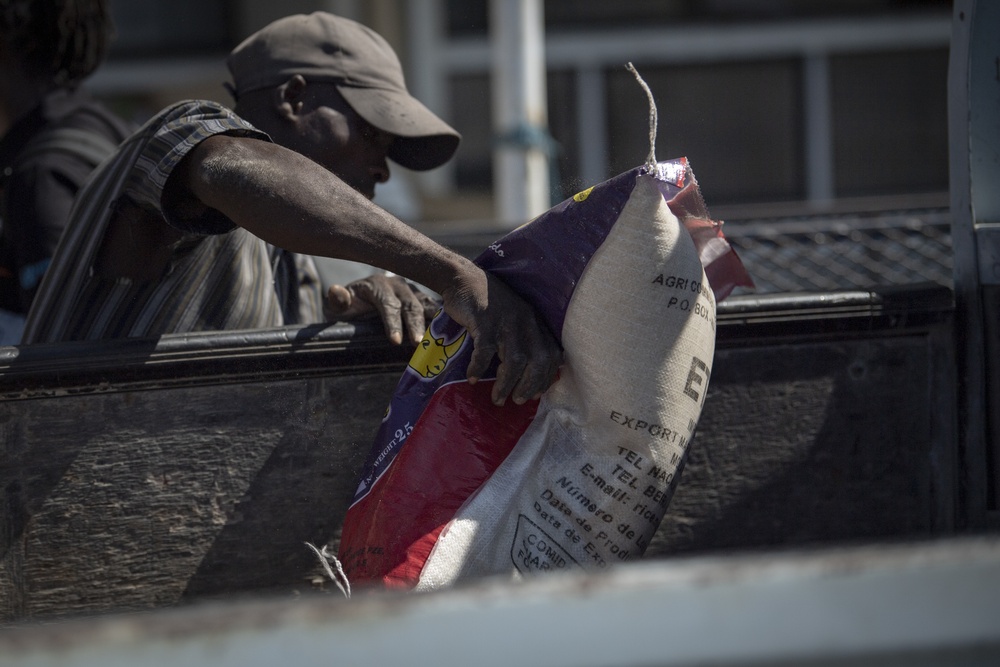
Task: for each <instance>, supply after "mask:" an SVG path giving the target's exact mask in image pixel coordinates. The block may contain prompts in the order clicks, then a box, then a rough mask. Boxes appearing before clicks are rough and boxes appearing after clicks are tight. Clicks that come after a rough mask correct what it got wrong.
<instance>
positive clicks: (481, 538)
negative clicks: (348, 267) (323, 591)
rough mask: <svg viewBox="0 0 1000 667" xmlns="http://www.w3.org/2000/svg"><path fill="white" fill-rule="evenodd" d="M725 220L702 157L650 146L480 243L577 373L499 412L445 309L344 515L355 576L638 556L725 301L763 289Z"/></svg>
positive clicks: (344, 550)
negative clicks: (473, 373) (629, 164)
mask: <svg viewBox="0 0 1000 667" xmlns="http://www.w3.org/2000/svg"><path fill="white" fill-rule="evenodd" d="M651 125H652V127H653V129H652V130H651V141H652V139H653V136H655V122H654V124H651ZM720 227H721V225H720V223H716V222H713V221H711V219H710V218H709V216H708V214H707V212H706V211H705V206H704V203H703V201H702V199H701V195H700V193H699V191H698V186H697V182H696V181H695V178H694V175H693V173H692V171H691V169H690V167H689V165H688V162H687V160H686V159H684V158H681V159H676V160H669V161H666V162H656V160H655V158H654V157H653V155H652V151H651V153H650V159H649V160H648V161H647V163H646V164H645V165H644V166H642V167H637V168H635V169H632V170H630V171H628V172H625V173H623V174H620V175H619V176H617V177H615V178H612V179H610V180H608V181H605V182H603V183H601V184H599V185H596V186H594V187H592V188H589V189H587V190H584V191H583V192H580V193H578V194H577V195H575V196H574V197H572V198H570V199H568V200H566V201H564V202H562V203H561V204H559V205H557V206H555V207H553V208H552V209H550V210H549V211H547V212H546V213H544V214H542V215H541V216H539V217H538V218H536V219H535V220H534V221H532V222H531V223H529V224H527V225H525V226H523V227H520V228H519V229H517V230H514V231H513V232H511V233H510V234H508V235H506V236H504V237H503V238H502V239H500V240H499V241H497V242H495V243H493V244H492V245H491V246H490V247H489V248H488V249H487V250H486V251H484V252H483V253H482V255H480V256H479V257H478V258H477V260H476V262H477V263H478V264H479V265H480V266H482V267H483V268H484V269H486V270H488V271H491V272H492V273H494V274H495V275H497V276H498V277H500V278H501V279H503V280H504V282H506V283H507V284H508V285H509V286H510V287H511V288H512V289H514V290H515V291H517V292H518V293H519V294H520V295H521V296H523V297H524V298H525V299H527V300H528V301H529V302H531V303H532V304H533V305H534V306H535V307H536V308H537V309H538V312H539V314H540V315H541V316H542V317H544V318H545V320H546V322H547V324H548V326H549V327H550V328H551V330H552V331H553V332H555V333H556V334H557V337H558V338H559V339H560V341H561V343H562V345H563V349H564V353H565V356H564V358H565V363H564V366H563V367H562V368H561V369H560V375H559V378H558V379H557V380H556V382H555V383H554V384H553V385H552V387H550V388H549V390H548V391H547V392H546V393H545V395H544V396H543V397H542V398H541V400H540V401H538V402H529V403H527V404H524V405H521V406H517V405H514V404H512V403H508V404H507V405H505V406H504V407H501V408H498V407H496V406H494V405H493V404H492V403H491V401H490V382H489V381H488V378H484V379H483V380H480V382H478V383H476V384H474V385H470V384H468V383H467V382H466V381H465V369H466V367H467V364H468V359H469V354H470V351H471V349H470V348H471V342H470V341H469V340H468V339H467V337H466V334H465V332H464V330H462V329H461V328H460V327H458V326H457V325H456V324H455V323H454V322H453V321H452V320H451V319H450V318H449V317H448V316H447V315H445V314H443V313H442V314H439V315H438V316H437V317H436V318H435V319H434V320H433V321H432V322H431V324H430V326H429V327H428V330H427V332H426V334H425V336H424V339H423V341H422V343H421V344H420V345H419V346H418V349H417V351H416V352H415V353H414V355H413V357H412V359H411V361H410V363H409V366H408V368H407V369H406V372H405V373H404V375H403V377H402V379H401V380H400V382H399V385H398V387H397V390H396V392H395V394H394V396H393V397H392V400H391V403H390V405H389V407H388V409H387V411H386V414H385V417H384V419H383V422H382V424H381V428H380V430H379V432H378V434H377V436H376V442H375V445H374V447H373V449H372V451H371V454H370V456H369V460H368V462H367V463H366V465H365V467H364V468H363V469H362V478H361V481H360V483H359V486H358V489H357V492H356V494H355V498H354V502H353V504H352V505H351V507H350V509H349V510H348V513H347V516H346V518H345V522H344V528H343V532H342V536H341V544H340V550H339V554H338V556H339V559H340V561H341V563H342V564H343V567H344V570H345V572H346V574H347V577H348V578H349V579H350V581H351V583H353V584H354V585H358V584H362V585H364V584H378V583H381V584H383V585H386V586H390V587H402V588H416V589H418V590H419V589H431V588H437V587H441V586H445V585H449V584H452V583H455V582H457V581H459V580H462V579H465V578H469V577H478V576H484V575H495V574H504V573H506V574H510V575H511V576H515V577H518V576H524V575H528V574H530V573H535V572H544V571H552V570H560V569H566V568H574V567H603V566H607V565H610V564H613V563H620V562H624V561H629V560H634V559H636V558H638V557H639V556H641V555H642V553H643V551H644V550H645V549H646V547H647V545H648V544H649V541H650V538H651V537H652V535H653V533H654V532H655V531H656V529H657V527H658V526H659V524H660V521H661V519H662V518H663V514H664V512H665V510H666V507H667V504H668V503H669V501H670V498H671V495H672V494H673V490H674V488H675V486H676V484H677V481H678V475H679V473H680V470H681V467H682V465H683V462H684V459H685V456H686V453H687V449H688V445H689V444H690V442H691V438H692V436H693V434H694V431H695V426H696V424H697V422H698V417H699V415H700V412H701V408H702V405H703V404H704V401H705V395H706V391H707V387H708V382H709V378H710V376H711V369H712V360H713V354H714V347H715V304H716V299H717V298H724V297H725V296H726V295H728V293H729V292H730V291H731V290H732V289H733V288H734V287H735V286H736V285H740V284H748V283H749V279H748V276H746V273H745V271H744V270H743V268H742V265H741V264H739V260H738V258H736V256H735V254H734V253H733V251H732V249H731V248H730V247H729V245H728V243H726V241H725V239H724V237H723V236H722V233H721V228H720ZM703 264H704V265H705V266H707V267H708V269H709V271H710V272H713V273H715V274H716V278H715V280H714V281H713V282H712V284H711V285H710V282H709V280H708V279H707V278H706V270H705V268H703ZM713 267H714V268H713ZM713 287H714V289H713Z"/></svg>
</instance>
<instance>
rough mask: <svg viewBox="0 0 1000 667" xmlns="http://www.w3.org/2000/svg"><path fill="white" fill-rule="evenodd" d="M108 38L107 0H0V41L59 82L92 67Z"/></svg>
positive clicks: (34, 70)
mask: <svg viewBox="0 0 1000 667" xmlns="http://www.w3.org/2000/svg"><path fill="white" fill-rule="evenodd" d="M113 37H114V25H113V23H112V21H111V15H110V11H109V9H108V0H0V46H2V47H3V48H4V50H5V51H6V53H7V55H8V56H9V57H11V58H16V59H17V60H18V61H20V63H21V64H22V66H24V68H25V69H26V70H27V71H28V73H29V74H31V75H32V76H37V77H42V78H48V79H50V80H51V81H52V82H53V83H55V84H56V85H58V86H61V87H73V86H75V85H76V84H78V83H79V82H80V81H82V80H83V79H85V78H86V77H87V76H89V75H90V74H91V73H92V72H93V71H94V70H95V69H97V66H98V65H100V64H101V62H102V61H103V60H104V58H105V57H106V56H107V53H108V49H109V47H110V46H111V39H112V38H113Z"/></svg>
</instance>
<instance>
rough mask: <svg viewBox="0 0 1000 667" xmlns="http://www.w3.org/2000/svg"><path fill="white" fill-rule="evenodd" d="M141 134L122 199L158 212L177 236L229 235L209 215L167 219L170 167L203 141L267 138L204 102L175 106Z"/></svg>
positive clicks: (216, 216)
mask: <svg viewBox="0 0 1000 667" xmlns="http://www.w3.org/2000/svg"><path fill="white" fill-rule="evenodd" d="M145 132H146V138H145V146H144V147H143V150H142V152H141V153H140V154H139V157H138V158H137V160H136V162H135V166H134V168H133V169H132V170H131V173H130V175H129V178H128V182H127V183H126V185H125V193H126V194H127V195H128V196H129V197H131V198H132V199H133V200H135V202H136V203H138V204H139V206H141V207H143V208H147V209H151V210H156V211H158V212H159V213H160V215H162V216H163V218H164V219H165V220H166V221H167V222H168V223H169V224H170V225H171V226H173V227H175V228H177V229H179V230H180V231H182V232H194V233H199V234H222V233H225V232H228V231H230V230H232V229H233V228H234V227H235V226H236V225H235V223H233V221H231V220H229V219H228V218H227V217H225V216H224V215H222V214H221V213H219V212H218V211H214V210H211V209H209V210H208V211H207V212H206V213H205V215H203V216H201V217H199V218H197V219H188V218H179V217H178V216H176V215H171V213H170V206H169V202H168V203H167V205H164V202H163V191H164V186H165V185H166V183H167V179H168V178H169V177H170V174H171V172H172V171H173V169H174V167H176V166H177V165H178V164H179V163H180V161H181V160H182V159H183V158H184V156H185V155H187V154H188V152H189V151H190V150H191V149H192V148H194V147H195V146H197V145H198V144H199V143H200V142H202V141H204V140H205V139H207V138H208V137H211V136H214V135H216V134H229V135H236V136H246V137H253V138H257V139H262V140H264V141H270V137H268V135H267V134H265V133H264V132H262V131H260V130H258V129H257V128H255V127H254V126H253V125H251V124H250V123H248V122H247V121H245V120H243V119H242V118H240V117H239V116H237V115H236V114H235V113H234V112H233V111H231V110H230V109H228V108H226V107H224V106H222V105H221V104H217V103H215V102H210V101H206V100H192V101H187V102H181V103H178V104H176V105H174V106H172V107H169V108H167V109H165V110H164V111H162V112H161V113H160V114H158V115H157V116H156V117H155V118H154V119H153V120H151V121H150V122H149V123H148V124H147V126H146V128H145Z"/></svg>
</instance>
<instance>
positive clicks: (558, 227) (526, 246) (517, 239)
mask: <svg viewBox="0 0 1000 667" xmlns="http://www.w3.org/2000/svg"><path fill="white" fill-rule="evenodd" d="M638 174H639V169H638V168H636V169H632V170H629V171H627V172H624V173H622V174H619V175H618V176H615V177H614V178H612V179H610V180H607V181H604V182H603V183H601V184H600V185H597V186H595V187H594V189H593V190H592V191H591V192H590V194H589V195H588V196H587V198H586V199H584V200H583V201H576V200H575V199H574V198H572V197H571V198H569V199H567V200H566V201H564V202H562V203H560V204H557V205H556V206H554V207H552V208H551V209H549V210H548V211H546V212H545V213H543V214H541V215H540V216H538V217H537V218H535V219H534V220H533V221H532V222H531V223H529V224H527V225H524V226H523V227H519V228H518V229H515V230H514V231H512V232H510V233H509V234H507V235H505V236H504V237H502V238H501V239H499V240H498V241H496V242H495V243H493V244H491V245H490V247H489V248H487V249H486V250H485V251H483V253H482V254H480V255H479V257H477V258H476V264H478V265H479V266H481V267H483V268H484V269H486V270H487V271H489V272H490V273H492V274H494V275H496V276H497V277H499V278H500V279H501V280H503V281H504V282H505V283H507V285H508V286H510V287H511V289H513V290H514V291H515V292H517V293H518V294H520V295H521V296H522V297H523V298H524V299H525V300H527V301H528V302H529V303H531V304H532V305H533V306H535V308H537V309H538V312H539V314H540V315H541V316H542V317H543V318H544V319H545V322H546V324H548V326H549V328H550V329H551V330H552V333H553V334H554V335H555V336H556V338H557V339H560V338H561V336H562V326H563V320H564V319H565V316H566V308H567V306H568V305H569V300H570V298H572V296H573V290H574V289H576V284H577V282H579V279H580V276H581V275H583V271H584V270H585V269H586V268H587V263H588V262H589V261H590V258H591V257H592V256H593V255H594V251H596V250H597V248H599V247H600V246H601V244H602V243H604V239H605V238H607V235H608V232H609V231H611V228H612V227H613V226H614V224H615V222H616V221H617V220H618V216H619V215H620V214H621V211H622V208H623V207H624V206H625V202H626V201H628V198H629V195H630V194H631V193H632V188H633V187H634V186H635V179H636V177H637V176H638Z"/></svg>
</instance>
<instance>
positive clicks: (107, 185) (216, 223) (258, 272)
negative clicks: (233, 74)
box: [22, 101, 322, 343]
mask: <svg viewBox="0 0 1000 667" xmlns="http://www.w3.org/2000/svg"><path fill="white" fill-rule="evenodd" d="M222 133H225V134H229V135H238V136H247V137H254V138H258V139H261V140H265V141H269V140H270V139H269V138H268V136H267V135H266V134H264V133H263V132H261V131H259V130H257V129H256V128H254V127H253V126H252V125H250V124H249V123H248V122H246V121H245V120H243V119H242V118H240V117H239V116H237V115H236V114H235V113H233V112H232V111H230V110H229V109H227V108H226V107H224V106H222V105H219V104H216V103H214V102H207V101H187V102H181V103H178V104H175V105H173V106H171V107H168V108H167V109H164V110H163V111H162V112H160V113H159V114H157V115H156V116H155V117H154V118H152V119H151V120H150V121H149V122H148V123H146V124H145V125H144V126H143V127H142V128H140V129H139V130H138V131H137V132H136V133H135V134H134V135H133V136H132V137H130V138H129V139H127V140H126V141H125V142H123V143H122V145H121V146H120V147H119V149H118V151H117V152H116V153H115V154H114V155H113V156H112V157H111V158H109V159H108V160H106V161H105V162H104V163H103V164H102V165H101V166H99V167H98V168H97V170H96V171H95V173H94V176H93V178H92V179H91V180H90V182H89V183H88V184H87V186H86V187H85V188H84V189H83V190H82V191H81V192H80V194H79V195H78V197H77V200H76V204H75V206H74V209H73V213H72V214H71V216H70V222H69V225H68V226H67V229H66V232H65V233H64V235H63V237H62V239H61V240H60V243H59V247H58V249H57V250H56V253H55V256H54V257H53V260H52V264H51V266H50V267H49V269H48V271H47V272H46V274H45V278H44V279H43V281H42V284H41V286H40V288H39V291H38V294H37V295H36V297H35V301H34V303H33V304H32V307H31V311H30V312H29V314H28V320H27V323H26V325H25V331H24V337H23V339H22V343H38V342H55V341H63V340H95V339H102V338H119V337H149V336H159V335H161V334H165V333H181V332H190V331H213V330H231V329H258V328H266V327H274V326H281V325H284V324H301V323H308V322H317V321H320V319H321V317H322V295H321V292H320V288H319V278H318V276H317V273H316V267H315V265H314V263H313V261H312V259H311V258H310V257H307V256H303V255H297V254H295V253H291V252H288V251H286V250H282V249H280V248H276V247H274V246H271V245H269V244H267V243H265V242H264V241H262V240H261V239H259V238H257V237H256V236H254V235H252V234H250V233H249V232H247V231H246V230H244V229H242V228H239V227H237V226H236V225H235V223H233V222H232V221H231V220H229V219H228V218H226V217H225V216H223V215H222V214H221V213H219V212H218V211H211V210H210V211H209V212H208V213H207V214H206V215H205V216H203V217H202V218H200V219H198V220H187V219H185V220H179V219H176V218H173V217H171V216H168V215H166V214H165V213H164V211H163V208H162V206H161V203H160V200H161V197H162V195H163V188H164V185H165V184H166V181H167V178H168V176H169V175H170V173H171V171H172V170H173V168H174V167H175V166H177V164H178V163H179V162H180V160H181V159H182V158H183V157H184V156H185V155H186V154H187V153H188V151H190V150H191V149H192V148H193V147H194V146H196V145H197V144H198V142H200V141H202V140H204V139H206V138H208V137H210V136H212V135H215V134H222ZM137 210H138V211H140V212H141V214H139V215H128V213H127V212H128V211H132V212H135V211H137ZM126 215H127V219H128V220H129V224H142V221H143V220H146V221H148V220H151V219H153V220H155V218H153V217H152V216H159V219H160V220H165V221H166V222H167V223H168V224H170V225H171V226H172V227H174V228H176V229H177V230H179V231H181V232H182V233H183V236H182V238H181V240H180V241H179V242H177V243H176V244H174V246H173V249H172V256H171V259H170V262H169V264H168V266H167V269H166V271H165V273H164V275H163V276H162V277H160V278H159V279H157V280H136V279H131V278H114V279H110V278H105V277H102V276H100V275H98V274H97V272H96V271H95V269H94V262H95V259H96V257H97V253H98V250H99V248H100V245H101V241H102V240H103V238H104V234H105V231H106V230H107V228H108V225H109V223H110V221H111V220H112V219H113V218H114V217H115V216H126Z"/></svg>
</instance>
